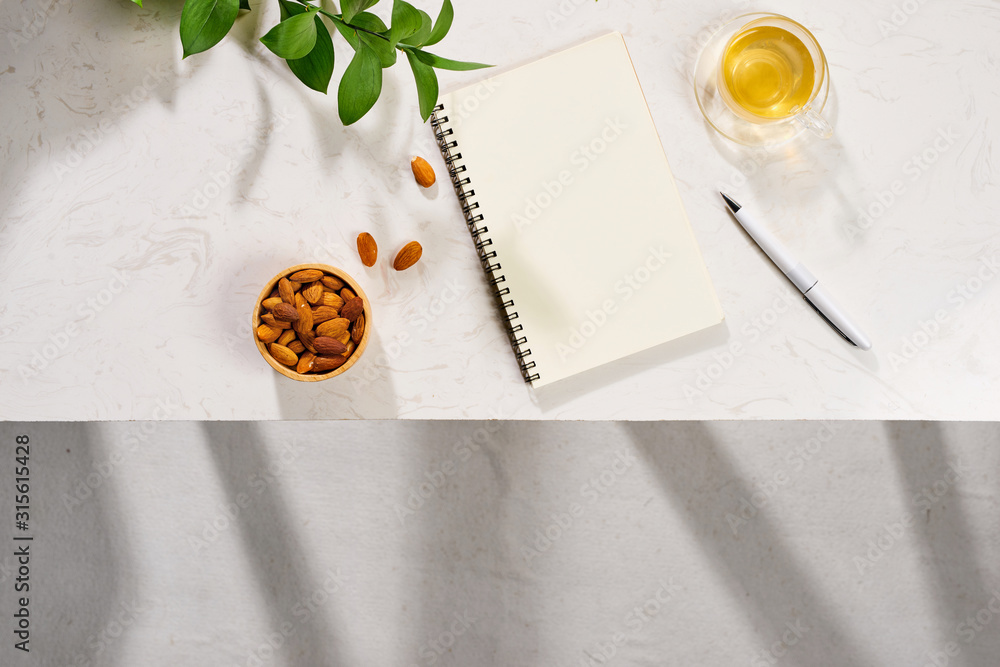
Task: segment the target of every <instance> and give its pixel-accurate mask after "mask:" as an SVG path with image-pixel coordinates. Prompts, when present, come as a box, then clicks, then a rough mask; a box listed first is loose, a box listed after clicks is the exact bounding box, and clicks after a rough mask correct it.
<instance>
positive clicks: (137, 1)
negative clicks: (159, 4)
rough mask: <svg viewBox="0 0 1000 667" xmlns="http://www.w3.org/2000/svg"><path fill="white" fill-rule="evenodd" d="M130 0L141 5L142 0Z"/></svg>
mask: <svg viewBox="0 0 1000 667" xmlns="http://www.w3.org/2000/svg"><path fill="white" fill-rule="evenodd" d="M132 2H134V3H135V4H137V5H139V6H140V7H142V0H132Z"/></svg>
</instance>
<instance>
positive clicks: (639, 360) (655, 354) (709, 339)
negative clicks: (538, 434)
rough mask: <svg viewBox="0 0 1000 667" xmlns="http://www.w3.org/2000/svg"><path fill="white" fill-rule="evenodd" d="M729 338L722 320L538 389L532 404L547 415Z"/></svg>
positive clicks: (715, 346)
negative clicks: (591, 394) (582, 398)
mask: <svg viewBox="0 0 1000 667" xmlns="http://www.w3.org/2000/svg"><path fill="white" fill-rule="evenodd" d="M730 338H731V332H730V331H729V326H728V325H727V324H726V322H725V321H722V322H720V323H719V324H716V325H714V326H711V327H708V328H707V329H702V330H701V331H696V332H694V333H691V334H688V335H687V336H682V337H681V338H677V339H675V340H672V341H669V342H667V343H663V344H662V345H657V346H655V347H651V348H649V349H648V350H643V351H641V352H636V353H635V354H631V355H629V356H627V357H625V358H623V359H618V360H617V361H613V362H611V363H609V364H604V365H603V366H598V367H597V368H593V369H591V370H589V371H585V372H583V373H580V374H578V375H574V376H572V377H570V378H567V379H565V380H562V381H560V382H556V383H554V384H551V385H548V386H545V387H540V388H538V389H535V390H533V391H532V394H533V397H534V400H535V402H536V404H537V405H538V406H539V407H540V408H541V409H542V411H543V412H545V413H547V412H549V411H551V410H555V409H557V408H559V407H560V406H562V405H565V404H566V403H570V402H572V401H574V400H576V399H578V398H580V397H582V396H585V395H586V394H589V393H591V392H593V391H596V390H598V389H601V388H604V387H607V386H610V385H613V384H618V383H626V382H627V381H628V380H629V379H630V378H632V377H633V376H635V375H638V374H639V373H642V372H644V371H648V370H649V369H651V368H658V367H660V366H663V365H666V364H669V363H670V362H672V361H676V360H678V359H684V358H685V357H690V356H694V355H697V354H701V353H702V352H707V351H709V350H713V349H716V348H718V347H721V346H723V345H725V344H726V343H727V342H728V341H729V339H730Z"/></svg>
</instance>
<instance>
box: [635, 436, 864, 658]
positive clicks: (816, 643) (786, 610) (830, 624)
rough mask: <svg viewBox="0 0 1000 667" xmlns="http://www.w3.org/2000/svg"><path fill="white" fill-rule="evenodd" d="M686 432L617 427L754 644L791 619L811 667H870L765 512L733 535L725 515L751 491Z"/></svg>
mask: <svg viewBox="0 0 1000 667" xmlns="http://www.w3.org/2000/svg"><path fill="white" fill-rule="evenodd" d="M692 426H693V427H694V429H695V430H696V431H697V432H700V435H699V436H696V437H677V436H676V435H675V433H678V432H681V431H679V430H677V429H676V428H675V427H674V425H672V424H637V423H630V424H628V425H626V427H625V428H626V431H627V432H628V433H630V434H631V439H632V441H633V442H634V443H635V447H636V449H637V451H638V452H639V453H640V454H641V455H642V457H643V458H645V460H646V462H647V464H648V466H649V467H650V469H651V470H652V471H653V472H655V474H656V475H657V476H658V478H659V480H660V483H661V486H662V488H663V490H664V492H665V495H666V496H667V497H669V498H670V501H671V504H672V505H673V506H674V507H677V508H678V511H679V512H680V514H681V516H682V517H683V518H684V520H685V521H686V522H687V524H688V529H689V530H690V532H691V534H692V535H693V536H694V537H695V538H696V539H697V541H698V545H699V546H700V548H701V551H702V553H703V554H704V556H705V560H706V561H707V563H708V565H709V566H710V567H711V568H712V569H713V570H714V571H715V572H716V573H717V574H718V576H719V577H720V579H721V580H722V581H723V582H724V583H725V585H726V586H727V587H728V588H729V590H730V595H731V597H732V599H734V600H744V601H745V605H746V613H747V615H748V616H749V617H750V621H751V624H752V625H753V626H754V627H756V628H759V630H758V632H759V635H760V639H761V646H762V647H768V646H771V645H772V644H773V643H774V642H778V641H780V640H781V639H782V635H783V634H785V633H786V631H787V629H788V626H787V625H786V624H792V625H794V624H795V623H796V622H797V621H799V622H801V624H802V625H803V626H805V627H806V628H808V629H809V632H807V633H805V634H804V636H803V638H802V641H801V644H800V645H801V646H802V647H803V648H804V653H803V655H804V654H806V653H805V652H807V654H808V655H812V656H826V659H825V660H823V661H815V660H814V661H813V662H812V663H811V664H814V665H816V664H824V665H826V664H831V665H832V664H838V665H845V664H862V665H874V664H876V661H874V660H873V659H871V657H870V656H868V655H866V652H867V651H866V650H865V649H864V648H863V646H864V645H863V643H862V642H861V641H859V640H858V638H854V637H852V636H851V632H850V630H849V628H848V627H847V626H846V625H845V624H843V623H842V622H841V621H840V620H839V619H838V618H837V614H836V612H835V611H834V610H833V609H832V608H831V606H830V605H829V604H828V603H826V602H825V601H824V600H823V599H822V597H821V595H820V594H819V593H818V592H816V591H815V590H813V587H812V586H811V584H810V580H811V575H810V574H809V573H808V572H806V571H805V569H804V567H803V565H802V564H800V563H799V562H798V561H797V559H796V558H795V557H794V556H793V555H792V553H791V552H790V550H789V549H788V547H787V546H786V545H785V543H784V540H785V538H784V537H783V535H782V534H781V532H780V531H779V530H778V527H777V526H776V525H775V524H774V521H773V520H772V519H771V518H769V516H768V515H767V514H766V513H760V514H757V515H756V516H754V518H753V530H752V533H750V532H747V531H744V532H742V533H739V532H737V534H735V535H734V534H733V531H732V530H731V529H730V527H729V525H728V523H727V519H726V516H727V514H731V513H734V512H737V511H738V510H739V507H740V504H741V502H742V501H743V499H746V498H750V497H751V496H752V495H753V494H754V492H755V491H756V490H757V489H756V488H755V487H753V486H752V485H751V484H750V483H749V482H748V481H747V480H746V477H745V476H744V475H742V474H741V473H740V471H739V470H738V469H737V468H736V466H735V465H734V463H733V461H732V459H731V457H730V456H729V454H728V453H727V448H726V447H725V446H724V445H723V444H722V443H719V442H717V441H716V440H715V437H714V436H713V434H712V432H711V431H710V430H709V429H708V428H707V427H706V426H705V424H704V423H696V424H693V425H692ZM733 445H734V446H736V445H738V443H733ZM762 664H763V663H762Z"/></svg>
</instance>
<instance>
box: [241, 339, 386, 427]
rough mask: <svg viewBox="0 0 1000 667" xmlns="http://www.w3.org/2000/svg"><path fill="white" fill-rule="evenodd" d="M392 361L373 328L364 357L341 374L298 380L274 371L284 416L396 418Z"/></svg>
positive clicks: (297, 417) (301, 417)
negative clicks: (320, 379)
mask: <svg viewBox="0 0 1000 667" xmlns="http://www.w3.org/2000/svg"><path fill="white" fill-rule="evenodd" d="M254 353H255V354H257V351H256V350H254ZM258 356H259V354H258ZM390 361H391V360H390V359H389V355H387V354H386V353H385V351H384V350H383V348H382V342H381V339H380V337H379V335H378V330H377V329H373V330H372V333H371V336H369V338H368V347H367V348H365V351H364V354H363V356H362V357H361V359H359V360H358V362H357V363H356V364H355V365H354V366H352V367H351V368H349V369H347V371H346V372H345V373H344V374H342V375H338V376H337V377H333V378H330V379H329V380H322V381H321V382H299V381H297V380H292V379H290V378H286V377H285V376H283V375H281V374H280V373H277V372H275V373H273V375H274V389H275V394H276V395H277V397H278V407H279V410H280V413H281V418H282V419H394V418H396V417H397V416H398V408H397V407H396V388H395V385H394V384H393V382H392V377H391V376H390V374H389V372H388V369H387V368H386V366H387V364H388V363H389V362H390ZM260 363H264V362H263V361H261V362H260Z"/></svg>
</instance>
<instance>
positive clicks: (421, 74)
mask: <svg viewBox="0 0 1000 667" xmlns="http://www.w3.org/2000/svg"><path fill="white" fill-rule="evenodd" d="M406 58H407V60H409V61H410V69H412V70H413V79H414V80H415V81H416V82H417V99H419V100H420V117H421V118H423V119H424V122H427V119H428V118H430V117H431V113H432V112H433V111H434V107H435V106H436V105H437V100H438V78H437V72H435V71H434V68H433V67H431V66H430V65H427V64H424V63H422V62H420V60H419V59H418V58H417V56H416V54H414V53H413V51H410V50H409V49H407V51H406Z"/></svg>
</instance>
